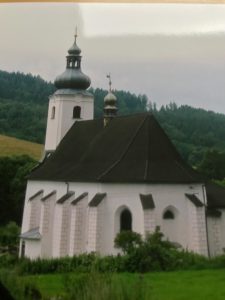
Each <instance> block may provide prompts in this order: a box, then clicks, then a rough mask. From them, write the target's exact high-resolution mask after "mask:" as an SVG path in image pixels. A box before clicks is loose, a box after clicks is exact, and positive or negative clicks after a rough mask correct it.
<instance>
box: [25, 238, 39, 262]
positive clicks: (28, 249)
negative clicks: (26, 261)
mask: <svg viewBox="0 0 225 300" xmlns="http://www.w3.org/2000/svg"><path fill="white" fill-rule="evenodd" d="M40 254H41V241H40V240H25V257H28V258H30V259H37V258H39V257H40V256H41V255H40Z"/></svg>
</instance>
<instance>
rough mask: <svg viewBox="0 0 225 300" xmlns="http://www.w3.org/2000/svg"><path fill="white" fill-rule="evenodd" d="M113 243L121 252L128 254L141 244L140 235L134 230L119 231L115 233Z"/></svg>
mask: <svg viewBox="0 0 225 300" xmlns="http://www.w3.org/2000/svg"><path fill="white" fill-rule="evenodd" d="M114 244H115V247H116V248H120V249H121V250H122V251H123V253H126V254H129V253H132V252H133V251H134V249H136V248H137V247H140V245H141V244H142V238H141V235H140V234H139V233H137V232H134V231H121V232H119V233H118V234H117V236H116V238H115V240H114Z"/></svg>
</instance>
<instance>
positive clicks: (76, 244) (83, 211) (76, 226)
mask: <svg viewBox="0 0 225 300" xmlns="http://www.w3.org/2000/svg"><path fill="white" fill-rule="evenodd" d="M77 196H79V195H77ZM87 204H88V197H87V196H86V197H85V198H83V199H82V200H80V201H79V202H78V203H77V204H76V205H71V225H70V243H69V245H70V246H69V255H74V254H80V253H82V252H85V251H86V248H87Z"/></svg>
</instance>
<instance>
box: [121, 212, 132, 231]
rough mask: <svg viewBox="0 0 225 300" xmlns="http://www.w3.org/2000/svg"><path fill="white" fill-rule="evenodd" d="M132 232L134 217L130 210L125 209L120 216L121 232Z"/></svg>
mask: <svg viewBox="0 0 225 300" xmlns="http://www.w3.org/2000/svg"><path fill="white" fill-rule="evenodd" d="M125 230H126V231H128V230H132V216H131V213H130V211H129V210H128V209H124V210H123V211H122V212H121V215H120V231H125Z"/></svg>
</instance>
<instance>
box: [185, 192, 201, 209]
mask: <svg viewBox="0 0 225 300" xmlns="http://www.w3.org/2000/svg"><path fill="white" fill-rule="evenodd" d="M185 196H186V197H187V198H188V199H189V200H190V201H191V202H192V203H193V204H194V205H195V206H196V207H202V206H203V205H204V204H203V203H202V202H201V201H200V200H199V199H198V197H197V196H196V195H195V194H185Z"/></svg>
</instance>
